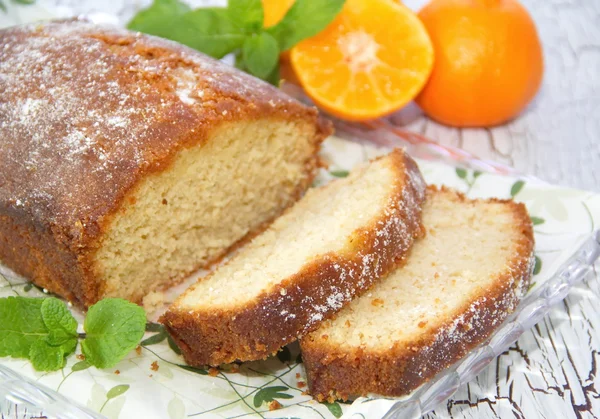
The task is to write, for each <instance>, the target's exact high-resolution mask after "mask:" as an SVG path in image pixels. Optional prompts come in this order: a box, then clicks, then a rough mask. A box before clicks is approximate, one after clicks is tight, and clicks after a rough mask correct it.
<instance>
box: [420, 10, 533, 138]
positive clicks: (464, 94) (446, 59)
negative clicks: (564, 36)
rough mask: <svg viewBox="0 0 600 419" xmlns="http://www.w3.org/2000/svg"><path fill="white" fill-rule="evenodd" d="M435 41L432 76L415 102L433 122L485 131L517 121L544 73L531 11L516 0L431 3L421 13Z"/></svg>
mask: <svg viewBox="0 0 600 419" xmlns="http://www.w3.org/2000/svg"><path fill="white" fill-rule="evenodd" d="M419 17H420V18H421V20H422V22H423V23H424V25H425V27H426V28H427V31H428V32H429V36H430V37H431V40H432V42H433V47H434V51H435V64H434V67H433V72H432V74H431V76H430V78H429V80H428V82H427V84H426V85H425V88H424V89H423V90H422V91H421V93H420V94H419V96H418V97H417V99H416V101H417V103H418V104H419V106H420V107H421V108H422V109H423V111H424V112H425V113H426V114H427V115H428V116H429V117H431V118H433V119H435V120H437V121H439V122H442V123H444V124H447V125H453V126H457V127H486V126H492V125H497V124H501V123H503V122H506V121H508V120H510V119H512V118H514V117H515V116H516V115H517V114H518V113H519V112H521V111H522V110H523V109H524V108H525V106H527V104H528V103H529V102H530V101H531V99H533V97H534V96H535V94H536V92H537V90H538V88H539V87H540V83H541V80H542V75H543V72H544V68H543V67H544V62H543V56H542V47H541V45H540V40H539V38H538V34H537V31H536V28H535V25H534V23H533V20H532V19H531V17H530V15H529V13H528V12H527V10H525V8H523V6H521V4H519V3H518V2H517V1H516V0H433V1H432V2H431V3H429V4H428V5H427V6H425V7H424V8H423V9H422V10H421V11H420V12H419Z"/></svg>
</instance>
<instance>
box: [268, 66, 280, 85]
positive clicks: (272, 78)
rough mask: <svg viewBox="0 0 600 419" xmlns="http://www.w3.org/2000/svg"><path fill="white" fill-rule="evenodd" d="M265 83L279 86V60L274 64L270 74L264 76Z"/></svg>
mask: <svg viewBox="0 0 600 419" xmlns="http://www.w3.org/2000/svg"><path fill="white" fill-rule="evenodd" d="M264 80H265V81H266V82H267V83H271V84H272V85H273V86H275V87H279V82H281V75H280V74H279V61H277V64H276V65H275V68H274V69H273V71H271V74H269V75H268V76H267V77H265V78H264Z"/></svg>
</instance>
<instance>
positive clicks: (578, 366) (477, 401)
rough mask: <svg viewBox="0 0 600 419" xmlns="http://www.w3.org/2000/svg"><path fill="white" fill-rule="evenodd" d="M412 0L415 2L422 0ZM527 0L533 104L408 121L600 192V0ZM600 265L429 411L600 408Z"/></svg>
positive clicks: (483, 153) (46, 0)
mask: <svg viewBox="0 0 600 419" xmlns="http://www.w3.org/2000/svg"><path fill="white" fill-rule="evenodd" d="M38 1H39V2H41V3H42V4H44V5H47V6H48V7H51V8H56V6H58V7H59V10H62V12H64V14H69V13H72V11H75V12H77V13H82V12H87V13H90V12H101V13H109V14H113V15H116V16H118V17H119V18H120V19H121V21H122V22H124V21H126V20H127V19H128V18H129V17H130V16H131V15H132V14H133V13H134V12H135V10H137V9H138V8H139V7H141V6H142V5H145V4H147V3H148V1H147V0H144V1H142V0H118V1H103V0H85V1H81V0H38ZM199 2H202V0H196V1H190V2H189V3H192V4H198V3H199ZM406 3H407V4H408V5H409V6H410V7H413V8H415V9H416V8H418V7H420V6H421V5H422V4H424V3H425V1H423V0H409V1H407V2H406ZM523 3H524V4H525V6H526V7H527V8H528V9H529V11H530V12H531V14H532V16H533V18H534V20H535V21H536V23H537V27H538V30H539V34H540V37H541V39H542V43H543V46H544V54H545V76H544V82H543V85H542V88H541V91H540V92H539V94H538V96H537V97H536V99H535V100H534V102H533V103H532V104H531V105H530V106H529V108H528V109H527V110H526V112H525V113H524V114H522V115H521V116H520V117H519V118H518V119H516V120H514V121H512V122H511V123H509V124H507V125H504V126H500V127H496V128H493V129H462V130H459V129H453V128H448V127H444V126H441V125H439V124H437V123H435V122H432V121H429V120H427V119H426V118H424V117H422V116H420V115H419V114H418V113H417V114H414V113H411V114H410V118H409V119H410V122H409V123H408V126H407V128H408V129H411V130H414V131H417V132H420V133H422V134H424V135H426V136H428V137H430V138H432V139H434V140H437V141H439V142H440V143H442V144H444V145H451V146H454V147H460V148H463V149H465V150H467V151H469V152H471V153H473V154H475V155H476V156H478V157H481V158H485V159H490V160H495V161H498V162H501V163H504V164H508V165H511V166H513V167H515V168H516V169H518V170H519V171H521V172H523V173H527V174H531V175H535V176H537V177H539V178H541V179H542V180H545V181H548V182H550V183H555V184H560V185H564V186H571V187H575V188H580V189H588V190H592V191H600V168H599V167H600V0H523ZM409 112H412V111H409ZM596 268H597V269H596V271H595V272H594V274H593V275H590V278H589V279H588V281H587V282H586V283H584V284H582V285H580V286H579V287H577V288H576V289H575V290H574V291H573V292H572V293H571V294H570V296H569V297H568V298H567V299H566V300H565V301H564V303H562V304H559V305H558V306H556V307H554V308H553V310H552V311H551V313H550V314H549V315H548V316H546V317H545V318H544V319H543V320H542V322H540V323H539V324H538V325H537V326H536V327H535V328H534V329H533V330H530V331H529V332H526V333H525V334H524V335H523V336H522V337H521V338H520V339H519V341H518V342H517V343H516V344H515V345H513V346H512V347H511V348H510V349H509V350H508V351H506V352H505V353H504V354H502V355H501V356H500V357H498V358H497V359H496V360H495V361H494V362H493V363H492V364H491V365H490V367H488V368H487V369H486V370H484V371H483V372H482V373H481V374H480V375H479V376H478V377H477V378H476V379H475V380H474V381H473V382H472V383H470V384H468V385H466V386H463V387H462V388H461V389H460V390H459V391H458V393H457V394H455V395H454V396H453V397H452V399H450V400H449V401H448V402H447V403H444V404H443V405H441V406H439V407H438V408H437V409H436V410H435V412H433V413H431V414H430V415H427V417H428V418H448V417H452V418H495V417H502V418H505V417H506V418H508V417H517V418H521V417H526V418H596V417H599V416H600V394H599V391H600V371H599V368H598V365H599V364H600V274H599V273H600V264H599V265H597V266H596Z"/></svg>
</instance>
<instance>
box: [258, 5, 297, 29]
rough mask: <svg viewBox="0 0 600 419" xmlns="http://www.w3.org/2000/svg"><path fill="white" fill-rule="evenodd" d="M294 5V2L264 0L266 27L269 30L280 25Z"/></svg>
mask: <svg viewBox="0 0 600 419" xmlns="http://www.w3.org/2000/svg"><path fill="white" fill-rule="evenodd" d="M292 4H294V0H262V5H263V9H264V15H265V19H264V27H265V28H268V27H270V26H274V25H275V24H276V23H279V21H280V20H281V19H283V17H284V16H285V14H286V13H287V11H288V10H289V8H290V7H292Z"/></svg>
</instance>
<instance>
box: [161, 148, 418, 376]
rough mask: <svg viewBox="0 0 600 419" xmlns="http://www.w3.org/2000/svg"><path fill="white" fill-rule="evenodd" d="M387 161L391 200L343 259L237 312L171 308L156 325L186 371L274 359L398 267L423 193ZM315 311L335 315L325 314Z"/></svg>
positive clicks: (409, 165)
mask: <svg viewBox="0 0 600 419" xmlns="http://www.w3.org/2000/svg"><path fill="white" fill-rule="evenodd" d="M390 158H392V159H393V162H394V163H393V167H394V170H395V171H396V172H397V176H396V182H395V184H394V186H393V193H392V196H394V198H393V199H391V200H390V206H389V208H387V209H386V210H385V211H384V213H382V214H380V216H379V217H378V218H377V219H376V220H374V221H373V222H372V223H371V224H370V225H369V226H368V227H365V228H362V229H360V230H358V231H355V232H354V234H353V236H352V237H353V238H352V239H351V240H349V243H350V245H348V246H347V247H346V248H345V249H344V251H343V252H335V253H334V252H330V253H328V254H325V255H321V257H319V258H317V259H316V260H314V261H312V262H310V263H308V264H306V265H304V267H303V268H302V270H301V271H299V272H297V273H296V274H294V275H293V276H291V277H288V278H286V279H285V280H284V281H283V282H282V283H281V284H279V285H277V286H276V287H274V288H273V289H270V290H268V291H265V292H263V293H262V294H261V295H260V296H259V297H258V298H256V299H254V300H252V301H251V302H250V303H248V304H246V305H244V306H243V307H235V308H234V309H230V310H214V311H211V312H210V313H207V312H197V311H193V310H192V311H189V309H187V308H186V307H181V308H180V307H178V305H177V302H175V303H174V305H173V306H172V307H171V308H170V309H169V310H168V311H167V312H166V313H165V314H164V315H163V317H162V318H161V319H160V322H162V323H163V324H164V325H165V327H166V329H167V330H168V331H169V333H170V334H171V336H172V337H173V338H174V340H175V341H176V343H177V345H178V346H179V347H180V348H181V351H182V353H183V356H184V358H185V361H186V362H187V363H188V364H189V365H193V366H202V365H215V366H216V365H220V364H223V363H230V362H233V361H236V360H258V359H263V358H266V357H268V356H269V355H273V354H274V353H276V352H277V351H278V350H279V349H280V348H281V347H283V346H285V345H286V344H288V343H290V342H293V341H294V340H296V339H297V338H298V337H299V336H301V335H304V334H306V333H308V332H310V331H312V330H314V329H315V328H316V327H318V325H319V324H320V323H321V322H322V321H323V320H325V319H326V318H328V317H330V316H331V315H332V314H333V313H334V311H335V310H333V309H336V310H339V308H340V307H341V306H342V304H346V303H347V302H349V301H350V300H351V299H352V298H353V297H355V296H356V295H360V294H361V293H363V292H364V291H365V290H367V289H368V288H369V287H370V286H371V285H372V284H373V283H374V281H375V280H377V278H379V277H381V276H382V275H384V274H385V273H387V272H388V271H390V270H391V269H393V268H394V267H396V266H397V265H398V264H400V263H402V261H403V259H404V257H405V256H406V254H407V252H408V250H409V249H410V246H411V245H412V243H413V241H414V239H415V238H417V237H419V236H421V235H422V228H421V217H420V213H421V206H422V203H423V200H424V198H425V186H424V181H423V179H422V177H421V174H420V172H419V169H418V167H417V166H416V164H415V163H414V161H413V160H412V159H411V158H410V157H409V156H407V155H406V154H405V153H404V152H401V151H400V150H396V151H394V152H393V153H392V154H391V155H390ZM408 202H412V203H414V205H407V203H408ZM384 238H385V239H384ZM342 277H343V278H345V279H344V280H341V279H340V278H342ZM205 280H206V279H205ZM332 289H336V290H338V291H339V294H340V298H342V299H341V300H337V302H336V304H339V306H338V307H331V305H332V303H331V300H330V299H331V295H332V291H331V290H332ZM307 295H308V296H309V297H310V298H309V299H308V300H307V298H306V297H307ZM342 296H343V297H342ZM328 299H329V301H328ZM318 307H330V308H333V309H332V310H325V311H324V312H323V311H320V310H318ZM272 325H277V327H273V326H272Z"/></svg>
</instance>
